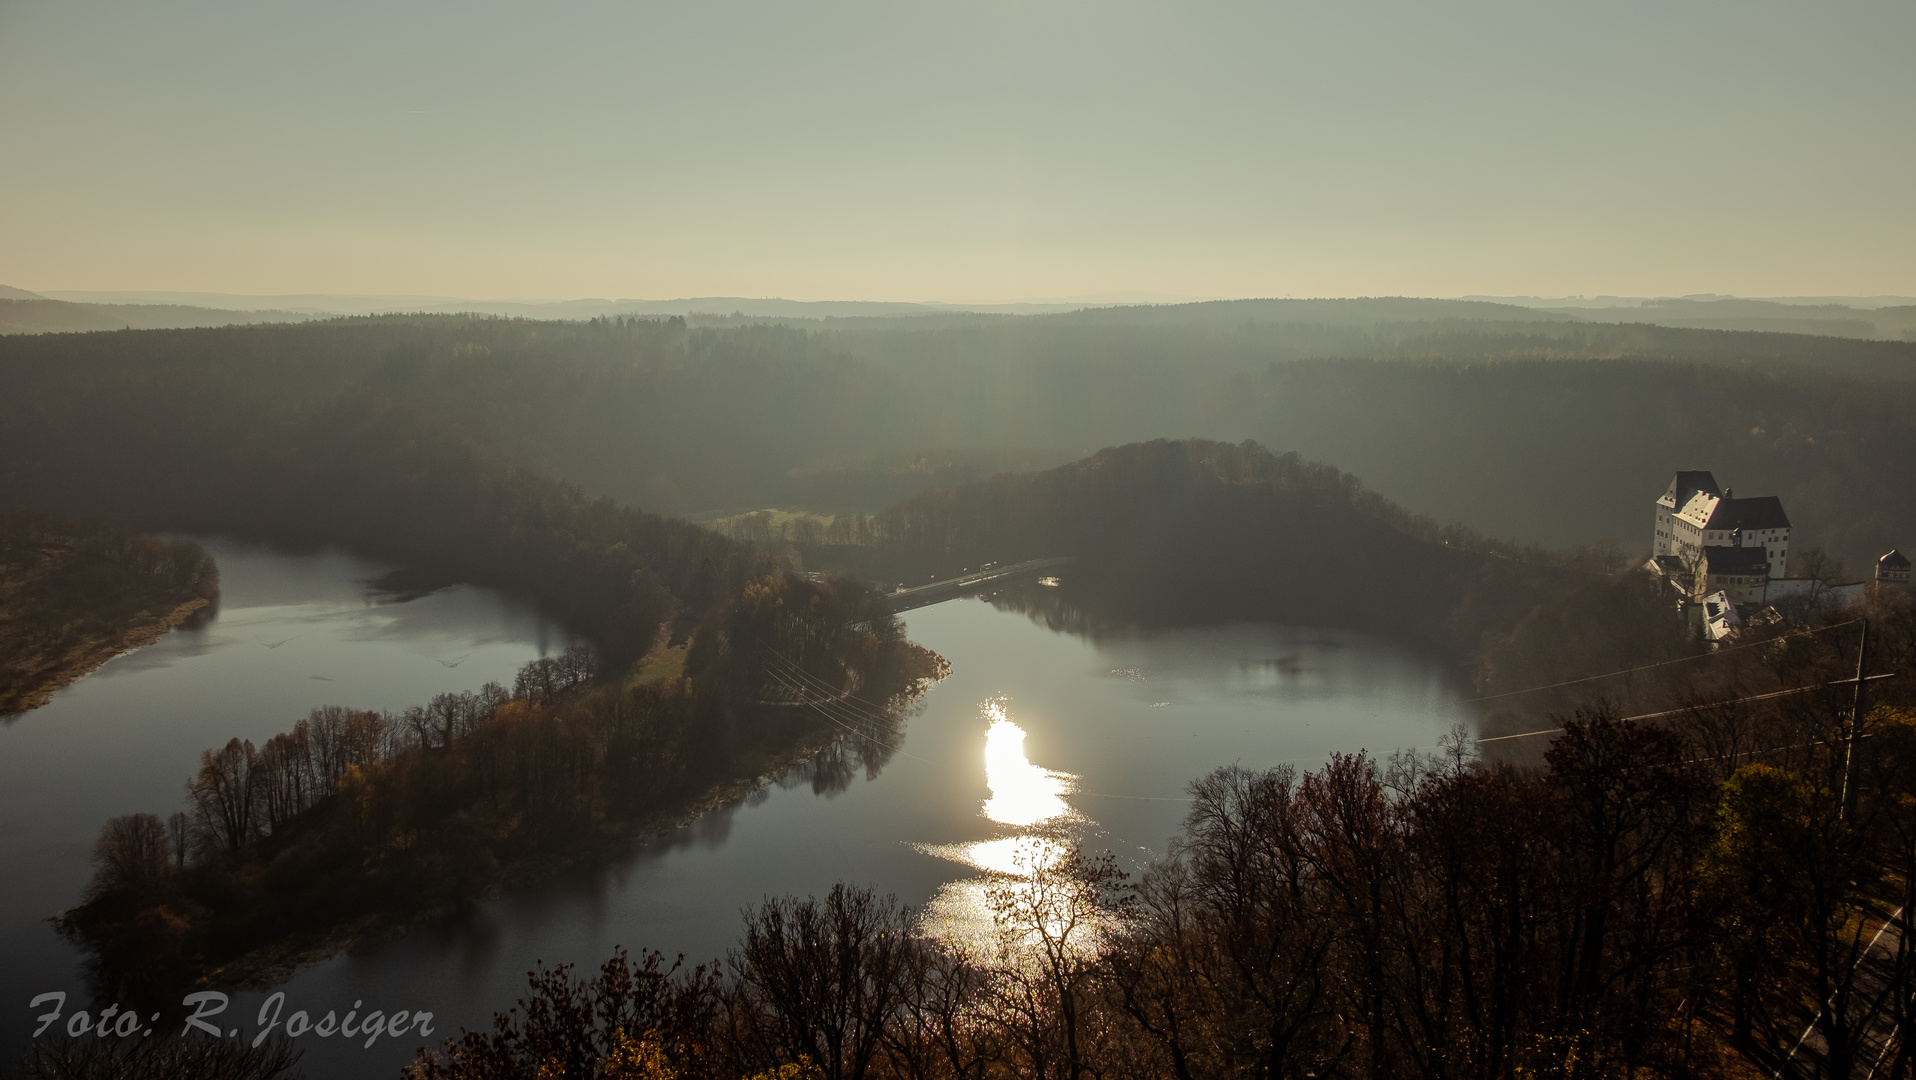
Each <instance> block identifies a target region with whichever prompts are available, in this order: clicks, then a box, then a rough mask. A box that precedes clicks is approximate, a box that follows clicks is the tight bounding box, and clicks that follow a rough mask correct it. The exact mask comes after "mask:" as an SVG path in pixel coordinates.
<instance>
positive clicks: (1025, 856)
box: [917, 698, 1098, 963]
mask: <svg viewBox="0 0 1916 1080" xmlns="http://www.w3.org/2000/svg"><path fill="white" fill-rule="evenodd" d="M1006 706H1007V703H1006V701H1005V700H1004V699H1003V698H994V699H992V700H990V701H987V702H984V703H983V705H982V706H981V707H980V710H979V711H980V714H981V718H982V719H983V720H984V721H985V724H986V726H985V753H984V765H985V786H986V787H988V788H990V790H991V795H990V797H989V798H987V799H986V800H985V801H984V804H983V806H982V807H981V808H980V811H979V816H981V817H984V818H986V819H988V820H990V821H993V822H996V823H997V824H998V825H1000V826H1005V827H1008V828H1009V829H1010V830H1013V831H1011V832H1010V834H1009V835H1003V836H998V837H994V838H992V839H989V840H974V841H969V842H966V843H958V844H919V845H917V847H918V850H920V851H922V852H924V853H925V854H927V855H935V856H937V857H938V858H941V859H948V860H950V861H952V862H955V863H958V864H960V865H963V866H968V867H971V868H972V869H974V870H978V871H980V872H982V873H983V874H984V875H985V876H983V877H975V878H966V879H962V880H959V881H952V882H947V883H946V884H945V885H944V887H943V888H941V889H940V890H939V891H938V895H936V896H934V897H933V898H932V900H931V902H930V903H929V904H927V905H926V907H925V912H924V915H923V917H922V920H921V924H922V927H923V929H924V931H925V933H927V934H928V935H930V936H931V937H933V938H935V939H937V940H939V941H942V942H944V943H945V944H947V945H952V946H957V947H962V948H963V949H964V950H965V951H966V952H967V953H969V954H970V955H971V956H972V957H973V958H974V959H976V960H978V961H980V962H987V963H1019V962H1021V957H1020V956H1019V955H1018V954H1020V953H1023V952H1026V951H1027V950H1028V949H1029V948H1030V946H1031V942H1030V941H1028V940H1026V938H1028V936H1029V935H1024V934H1016V933H1010V934H1008V932H1007V928H1006V927H1003V926H1000V925H999V923H998V921H997V919H996V918H995V917H994V906H993V895H992V894H993V893H994V891H995V892H997V893H999V897H998V899H999V901H1000V902H1003V901H1004V900H1005V899H1006V897H1007V896H1008V895H1012V894H1010V893H1007V892H1006V890H1014V892H1015V894H1016V895H1021V896H1034V895H1036V894H1037V891H1038V888H1039V887H1038V886H1037V885H1035V884H1034V883H1033V875H1034V873H1040V872H1043V871H1044V870H1045V869H1047V868H1052V867H1057V866H1060V865H1061V864H1063V863H1064V861H1065V860H1066V859H1067V858H1068V857H1069V856H1070V854H1071V851H1072V849H1073V848H1074V847H1075V846H1076V843H1077V839H1078V836H1079V835H1080V834H1081V833H1082V832H1083V829H1084V827H1085V826H1086V825H1088V824H1090V823H1089V822H1088V821H1087V820H1086V819H1085V818H1084V816H1083V815H1082V814H1080V813H1079V812H1078V811H1077V810H1076V809H1074V808H1073V807H1072V806H1071V804H1070V803H1069V802H1066V801H1065V797H1066V796H1068V795H1070V794H1071V793H1072V792H1073V791H1075V790H1076V786H1077V779H1078V778H1077V777H1076V776H1073V775H1072V774H1070V773H1063V772H1056V771H1053V770H1051V769H1046V768H1043V767H1042V766H1039V765H1034V764H1032V762H1031V760H1030V759H1029V758H1028V757H1026V756H1025V735H1026V732H1025V729H1024V728H1022V727H1019V726H1018V725H1017V724H1015V723H1013V722H1012V720H1011V717H1010V715H1009V713H1008V711H1007V707H1006ZM1087 931H1088V932H1087V934H1086V936H1085V942H1084V945H1085V947H1093V948H1095V944H1094V942H1095V940H1096V939H1097V937H1098V932H1096V931H1092V930H1091V929H1090V928H1087Z"/></svg>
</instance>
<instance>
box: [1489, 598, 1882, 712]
mask: <svg viewBox="0 0 1916 1080" xmlns="http://www.w3.org/2000/svg"><path fill="white" fill-rule="evenodd" d="M1862 621H1863V620H1861V619H1851V620H1850V621H1848V622H1840V623H1831V624H1830V625H1828V626H1819V627H1817V628H1816V629H1814V630H1793V631H1791V632H1790V633H1788V634H1784V635H1782V636H1780V637H1774V638H1768V639H1766V640H1763V641H1752V642H1750V643H1749V644H1747V645H1732V646H1730V647H1729V648H1727V649H1718V650H1716V651H1715V652H1706V653H1698V654H1696V655H1695V656H1681V657H1678V658H1677V659H1675V660H1660V661H1658V662H1657V663H1654V664H1644V665H1642V666H1641V667H1633V668H1624V669H1623V670H1621V671H1607V672H1604V673H1603V674H1602V675H1586V676H1584V677H1583V678H1581V679H1565V680H1564V681H1563V682H1556V683H1548V684H1546V685H1544V686H1531V687H1527V688H1525V689H1522V690H1507V691H1505V692H1503V693H1501V694H1490V695H1487V696H1485V697H1480V698H1470V699H1468V700H1465V701H1459V702H1457V704H1459V705H1477V704H1481V703H1482V702H1486V701H1496V700H1498V699H1499V698H1507V697H1516V696H1517V695H1519V694H1534V693H1536V692H1537V691H1539V690H1555V689H1557V688H1558V687H1560V686H1576V685H1578V684H1579V683H1587V682H1596V681H1597V680H1599V679H1613V678H1615V677H1617V676H1618V675H1629V674H1632V673H1634V672H1638V671H1649V670H1651V669H1652V668H1660V667H1669V666H1670V665H1671V664H1687V663H1689V662H1690V661H1692V660H1705V659H1708V658H1710V657H1713V656H1727V655H1728V654H1730V653H1733V652H1738V651H1740V650H1743V649H1754V648H1756V647H1757V646H1758V645H1770V644H1773V643H1775V642H1778V641H1781V640H1783V639H1784V638H1788V637H1807V636H1809V635H1811V634H1821V633H1823V632H1825V631H1827V630H1836V629H1840V628H1842V627H1845V626H1855V625H1856V624H1857V623H1859V622H1862Z"/></svg>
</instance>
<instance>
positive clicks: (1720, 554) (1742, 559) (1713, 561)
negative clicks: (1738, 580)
mask: <svg viewBox="0 0 1916 1080" xmlns="http://www.w3.org/2000/svg"><path fill="white" fill-rule="evenodd" d="M1703 557H1704V558H1705V559H1706V560H1708V562H1709V572H1710V573H1712V574H1768V573H1769V572H1770V554H1769V552H1767V551H1765V550H1764V549H1762V548H1760V547H1706V548H1704V549H1703Z"/></svg>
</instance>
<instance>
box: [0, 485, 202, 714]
mask: <svg viewBox="0 0 1916 1080" xmlns="http://www.w3.org/2000/svg"><path fill="white" fill-rule="evenodd" d="M218 601H219V568H218V567H217V566H215V565H214V563H213V559H212V557H211V556H209V555H208V554H207V553H206V551H205V550H204V549H202V548H201V547H200V546H199V545H198V544H194V543H192V542H190V541H185V540H173V541H163V540H160V539H157V538H155V537H151V536H143V535H141V534H139V533H136V532H134V531H132V530H130V529H126V528H123V527H121V526H117V525H111V524H108V523H106V522H103V521H95V520H91V519H88V518H77V517H67V516H63V515H57V514H46V513H36V512H32V511H26V510H10V511H0V716H4V715H8V714H12V713H20V712H25V711H26V710H28V709H34V708H38V707H39V706H41V705H44V704H46V703H47V702H48V701H49V700H51V699H52V697H53V694H54V692H55V691H57V690H58V689H60V688H61V687H62V686H65V685H67V684H68V683H70V682H73V681H74V680H75V679H78V678H80V677H81V676H82V675H85V674H86V673H88V672H90V671H92V670H93V669H94V668H97V667H99V666H100V665H101V664H103V663H105V662H106V661H108V660H110V659H112V658H113V657H115V656H117V655H119V654H120V653H122V652H125V651H127V650H128V649H134V648H138V647H139V646H141V645H146V644H150V643H151V642H153V641H154V640H155V639H157V638H158V637H159V636H160V635H161V634H164V633H166V632H167V631H168V630H170V629H172V628H173V627H174V626H177V625H179V624H180V623H182V622H184V621H185V620H187V619H188V618H191V617H192V616H193V615H194V614H195V613H196V612H198V611H200V610H202V609H204V608H206V607H207V606H208V605H211V604H216V603H218Z"/></svg>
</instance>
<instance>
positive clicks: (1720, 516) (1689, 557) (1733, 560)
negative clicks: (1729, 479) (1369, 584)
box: [1650, 472, 1790, 578]
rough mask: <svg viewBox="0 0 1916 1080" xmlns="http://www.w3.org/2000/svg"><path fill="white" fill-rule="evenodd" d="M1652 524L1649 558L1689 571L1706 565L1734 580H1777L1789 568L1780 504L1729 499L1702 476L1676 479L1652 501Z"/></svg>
mask: <svg viewBox="0 0 1916 1080" xmlns="http://www.w3.org/2000/svg"><path fill="white" fill-rule="evenodd" d="M1656 520H1657V524H1656V537H1655V543H1654V544H1653V545H1652V546H1651V548H1650V553H1651V555H1652V556H1662V555H1672V556H1676V557H1677V558H1679V559H1682V560H1683V561H1684V562H1685V563H1686V564H1690V565H1695V564H1697V563H1698V562H1699V561H1707V562H1710V563H1712V564H1715V565H1714V567H1713V568H1719V569H1721V570H1723V571H1725V572H1726V573H1730V574H1732V575H1733V576H1737V577H1747V576H1753V575H1755V574H1758V573H1760V574H1762V575H1763V576H1765V577H1769V578H1780V577H1782V576H1783V574H1784V570H1785V568H1786V567H1787V566H1788V565H1789V559H1790V517H1789V515H1788V514H1786V513H1784V512H1783V500H1781V499H1779V498H1777V497H1776V496H1774V495H1763V496H1759V497H1757V498H1754V499H1738V498H1733V497H1732V496H1731V493H1730V491H1729V490H1728V489H1726V488H1719V487H1717V486H1716V477H1714V476H1711V475H1710V474H1709V473H1707V472H1680V473H1677V474H1676V477H1675V478H1674V479H1672V480H1671V481H1670V486H1669V488H1667V489H1666V490H1665V491H1664V492H1663V497H1662V498H1660V499H1658V500H1657V507H1656ZM1735 549H1746V550H1735ZM1759 551H1760V554H1759ZM1758 566H1761V567H1762V569H1761V570H1758V569H1757V567H1758ZM1732 567H1734V570H1732V569H1731V568H1732Z"/></svg>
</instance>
